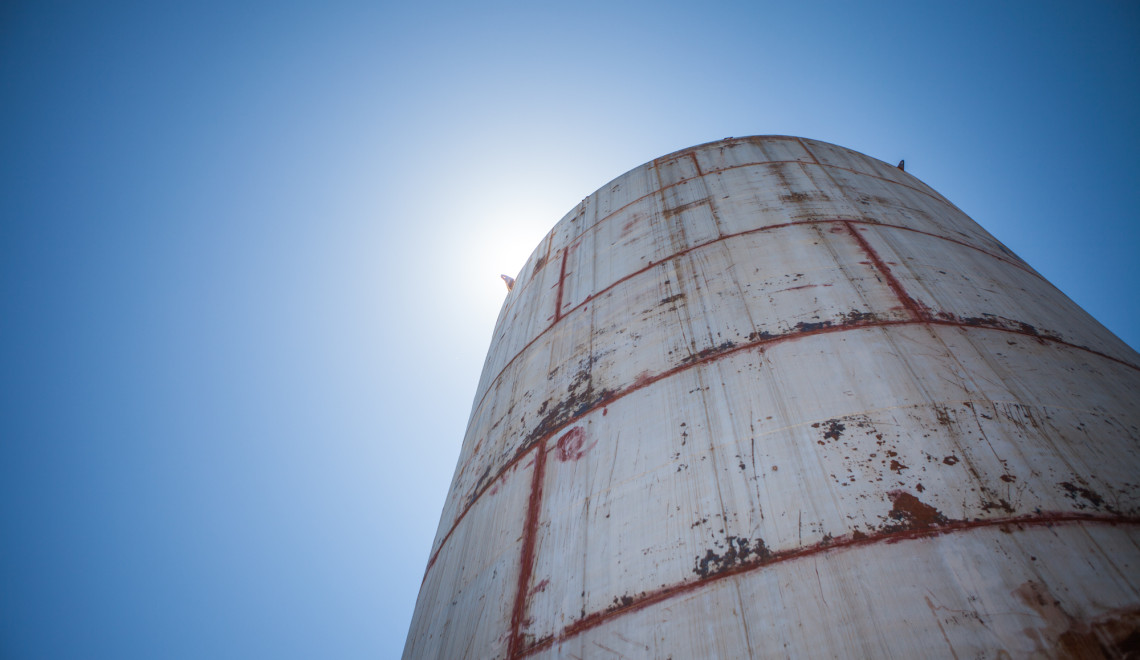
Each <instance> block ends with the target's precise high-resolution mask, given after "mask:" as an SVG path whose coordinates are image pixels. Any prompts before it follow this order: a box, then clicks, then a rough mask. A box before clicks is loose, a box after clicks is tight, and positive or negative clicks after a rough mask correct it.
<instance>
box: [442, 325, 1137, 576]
mask: <svg viewBox="0 0 1140 660" xmlns="http://www.w3.org/2000/svg"><path fill="white" fill-rule="evenodd" d="M910 325H944V326H952V327H957V328H963V329H966V330H990V331H995V332H1008V333H1010V334H1015V335H1020V336H1023V337H1032V338H1033V339H1037V340H1039V341H1047V342H1051V343H1053V344H1059V345H1061V346H1065V347H1067V348H1072V349H1077V350H1081V351H1084V352H1086V353H1091V354H1093V355H1096V356H1098V357H1101V358H1104V359H1106V360H1110V361H1112V362H1116V363H1117V364H1120V365H1122V366H1125V367H1128V368H1130V369H1135V370H1137V371H1140V366H1137V365H1134V364H1132V363H1130V362H1125V361H1124V360H1121V359H1119V358H1115V357H1113V356H1111V355H1107V354H1105V353H1101V352H1100V351H1096V350H1093V349H1091V348H1088V347H1087V346H1078V345H1076V344H1070V343H1069V342H1067V341H1064V340H1061V339H1054V338H1051V337H1043V336H1041V335H1035V334H1031V333H1029V332H1026V331H1024V330H1015V329H1012V328H1002V327H997V326H988V325H971V324H969V323H958V322H955V321H947V320H943V319H937V318H934V319H930V320H896V321H858V322H855V323H850V324H846V325H832V326H826V327H822V328H814V329H812V330H805V331H802V332H796V333H788V334H784V335H779V336H777V337H769V338H766V339H758V340H756V341H753V342H747V343H743V344H738V345H736V346H733V347H732V348H728V349H725V350H722V351H716V352H713V353H709V354H706V355H703V356H700V357H698V358H696V359H694V360H692V361H690V362H685V363H683V364H678V365H674V366H673V367H670V368H669V369H666V370H665V371H662V372H661V373H659V374H657V375H655V376H649V377H646V378H643V379H640V380H638V381H636V382H634V383H632V384H630V385H628V386H626V387H625V388H623V389H620V390H617V391H614V392H612V393H610V394H609V395H608V396H606V397H605V398H602V399H599V400H598V401H596V402H595V403H594V404H593V405H591V406H589V407H588V408H583V409H581V410H579V411H577V412H576V413H575V414H574V416H573V417H570V418H568V419H567V420H565V421H563V422H562V423H560V424H557V425H555V426H553V427H551V429H550V430H549V431H547V432H546V433H545V434H543V435H542V436H540V437H539V438H538V439H537V440H535V441H534V442H532V443H530V444H527V445H524V446H522V447H519V449H518V450H516V452H515V455H514V456H512V457H511V459H510V460H509V461H507V462H506V463H505V464H504V465H503V467H502V468H500V469H499V471H498V472H496V473H495V476H494V478H492V479H490V480H488V481H487V483H486V484H484V485H483V487H482V488H480V489H479V490H478V491H476V492H475V493H474V494H473V495H472V497H471V499H470V501H469V503H468V504H467V506H466V507H465V508H464V509H463V511H461V512H460V513H459V515H458V516H456V518H455V521H454V522H453V523H452V524H451V528H450V529H448V530H447V534H444V536H443V538H442V539H441V540H440V542H439V547H438V548H436V550H435V552H433V553H432V556H431V558H429V559H428V565H427V568H426V569H424V580H425V581H426V580H427V573H428V571H430V570H431V568H432V566H433V565H434V564H435V561H436V559H437V558H438V557H439V554H440V552H442V551H443V546H445V545H446V544H447V541H448V539H450V538H451V534H452V533H453V532H454V531H455V529H456V528H457V527H458V526H459V523H460V522H461V521H462V520H463V518H464V517H465V516H466V515H467V512H468V511H470V510H471V508H472V507H473V506H475V503H476V502H478V501H479V499H480V498H481V497H482V496H483V493H485V492H487V490H488V489H490V488H491V486H493V485H494V484H495V482H496V481H498V480H499V479H500V478H501V477H502V476H503V475H504V474H505V473H506V472H507V471H508V470H510V469H511V467H513V466H514V465H515V463H517V462H519V460H521V459H522V457H523V456H524V455H525V454H526V453H527V452H528V451H530V450H531V449H532V448H533V447H534V446H535V444H536V443H537V442H546V440H548V439H549V438H550V437H552V436H554V435H556V434H558V433H560V432H561V431H562V430H563V429H565V428H566V427H567V426H569V425H570V424H573V423H574V422H576V421H578V420H579V419H581V418H583V417H585V416H586V415H588V414H590V413H591V412H593V411H595V410H597V409H598V408H604V407H606V406H608V405H611V404H612V403H613V402H615V401H617V400H619V399H622V398H624V397H625V396H627V395H629V394H632V393H634V392H636V391H638V390H640V389H642V388H645V387H648V386H650V385H652V384H654V383H657V382H659V381H661V380H664V379H666V378H669V377H671V376H675V375H676V374H678V373H681V372H683V371H687V370H689V369H692V368H694V367H697V366H700V365H703V364H708V363H711V362H715V361H717V360H720V359H722V358H725V357H728V356H730V355H732V354H735V353H739V352H741V351H747V350H752V349H757V348H758V349H761V350H763V349H765V348H767V347H768V346H773V345H776V344H781V343H785V342H790V341H796V340H799V339H803V338H805V337H812V336H815V335H822V334H830V333H833V332H846V331H849V330H860V329H864V328H883V327H892V326H894V327H901V326H910Z"/></svg>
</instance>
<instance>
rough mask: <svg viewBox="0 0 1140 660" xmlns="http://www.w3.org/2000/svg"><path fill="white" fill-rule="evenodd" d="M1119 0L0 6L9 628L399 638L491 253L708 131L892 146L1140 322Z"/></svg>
mask: <svg viewBox="0 0 1140 660" xmlns="http://www.w3.org/2000/svg"><path fill="white" fill-rule="evenodd" d="M1137 7H1138V6H1137V5H1135V4H1133V3H1126V2H1101V1H1094V2H1088V3H1060V2H1053V3H1049V2H1022V3H1016V2H1006V3H985V2H975V3H969V2H955V3H949V2H946V3H937V4H936V3H914V2H896V3H876V4H874V5H873V6H871V7H866V6H857V3H845V2H836V3H764V2H749V3H736V2H706V3H700V4H697V3H691V4H672V3H668V2H621V1H612V2H577V3H561V4H555V3H510V2H487V3H478V4H476V3H445V2H435V3H420V4H416V5H414V6H413V5H410V4H406V3H400V4H391V3H383V2H374V3H339V2H325V3H307V4H306V3H297V2H277V3H256V2H254V3H241V2H227V3H209V2H203V3H178V4H167V3H155V2H135V3H126V2H105V3H67V2H50V1H38V2H34V3H32V2H19V1H17V2H9V3H5V4H4V5H3V7H2V8H0V154H3V157H2V158H0V170H2V171H0V339H2V340H3V341H2V342H0V373H2V374H3V380H2V381H0V383H2V387H3V391H2V396H0V656H3V657H11V658H76V657H83V658H116V659H121V658H154V657H162V658H204V657H210V658H250V657H273V658H313V657H325V658H364V657H393V656H397V655H398V654H399V653H400V650H401V649H402V647H403V643H404V638H405V635H406V633H407V626H408V623H409V621H410V618H411V612H412V608H413V606H414V603H415V598H416V593H417V591H418V588H419V583H420V578H421V577H422V574H423V569H424V566H425V564H426V561H427V556H428V551H429V548H430V544H431V540H432V537H433V535H434V532H435V527H436V524H437V522H438V519H439V512H440V509H441V507H442V503H443V499H444V494H445V492H446V489H447V485H448V482H449V480H450V477H451V473H452V471H453V469H454V467H455V460H456V457H457V456H458V451H459V444H460V441H461V439H462V437H463V432H464V428H465V425H466V421H467V415H468V413H469V411H470V407H471V401H472V397H473V395H474V390H475V385H476V382H477V380H478V377H479V371H480V369H481V367H482V362H483V358H484V355H485V351H486V348H487V345H488V343H489V340H490V336H491V330H492V327H493V324H494V320H495V317H496V315H497V313H498V310H499V306H500V304H501V302H502V299H503V296H504V294H505V288H504V287H503V284H502V282H501V281H500V280H499V278H498V275H499V273H514V272H516V271H517V270H518V269H519V267H521V265H522V263H523V261H524V260H525V259H526V257H527V255H528V254H529V253H530V251H531V249H532V248H533V247H534V245H535V244H537V242H538V240H539V239H540V238H541V237H542V236H543V235H544V234H545V233H546V232H547V231H548V230H549V229H550V227H551V226H553V224H554V223H555V222H556V221H557V220H558V219H559V218H560V217H561V216H562V215H563V214H564V213H565V212H567V211H568V210H569V209H570V208H571V207H572V206H573V205H574V204H576V203H577V202H578V201H579V200H580V199H581V198H583V197H585V196H587V195H589V194H590V193H592V192H593V191H594V190H595V189H597V188H598V187H599V186H601V185H602V184H604V183H605V182H606V181H608V180H609V179H611V178H613V177H615V176H617V175H619V174H621V173H622V172H624V171H626V170H628V169H630V168H632V167H635V166H637V165H640V164H641V163H643V162H645V161H647V160H650V159H652V158H654V157H656V156H660V155H663V154H665V153H667V152H670V151H673V150H676V149H680V148H684V147H687V146H691V145H693V144H697V143H700V142H707V141H710V140H716V139H720V138H723V137H727V136H742V135H752V134H792V135H802V136H806V137H811V138H816V139H821V140H826V141H829V142H834V143H837V144H840V145H843V146H846V147H850V148H853V149H857V150H860V151H863V152H864V153H867V154H869V155H871V156H875V157H877V158H881V159H883V160H886V161H888V162H892V163H893V162H897V161H898V160H899V159H902V158H905V159H906V161H907V169H908V171H910V172H913V173H914V174H915V175H916V176H918V177H920V178H922V179H923V180H924V181H926V182H927V183H929V184H930V185H932V186H933V187H934V188H936V189H937V190H939V191H940V192H942V193H943V194H944V195H946V196H947V197H948V198H949V199H950V200H951V201H953V202H954V203H955V204H957V205H958V206H959V207H960V208H962V209H963V210H964V211H965V212H966V213H968V214H970V215H971V216H972V217H973V218H974V219H975V220H977V221H978V222H979V223H981V224H982V225H983V226H984V227H986V228H987V229H988V230H989V231H990V232H991V233H993V234H994V235H995V236H997V237H998V238H999V239H1000V240H1002V241H1003V242H1005V243H1006V245H1008V246H1009V247H1010V248H1011V249H1013V250H1014V251H1015V252H1017V253H1018V254H1019V255H1020V256H1022V257H1023V258H1025V259H1026V260H1027V261H1029V263H1030V264H1031V265H1033V266H1034V267H1035V268H1037V269H1038V270H1039V271H1040V272H1041V273H1043V274H1044V275H1045V276H1046V277H1047V278H1049V279H1050V280H1051V281H1052V282H1053V283H1054V284H1056V285H1057V286H1058V287H1059V288H1060V289H1061V290H1062V291H1064V292H1065V293H1067V294H1068V295H1069V296H1070V297H1072V298H1073V299H1074V300H1076V301H1077V302H1078V303H1079V304H1081V305H1082V306H1084V307H1085V309H1087V310H1088V311H1090V312H1091V313H1092V314H1093V315H1094V316H1096V317H1097V318H1098V319H1100V320H1101V321H1102V322H1103V323H1105V324H1106V325H1107V326H1108V327H1109V328H1110V329H1111V330H1113V331H1114V332H1116V333H1117V334H1118V335H1119V336H1121V337H1122V338H1123V339H1124V340H1125V341H1127V342H1129V343H1130V344H1131V345H1132V346H1133V347H1136V346H1140V330H1138V328H1140V310H1138V306H1137V304H1136V294H1135V293H1134V292H1135V290H1136V288H1137V285H1138V284H1140V266H1138V265H1137V264H1138V263H1140V261H1138V259H1137V257H1136V253H1137V249H1138V248H1140V228H1138V223H1137V221H1136V209H1138V208H1140V186H1138V185H1137V183H1138V181H1140V177H1138V174H1140V159H1138V158H1137V156H1136V154H1137V153H1140V128H1138V122H1137V121H1136V119H1137V111H1136V108H1137V107H1138V101H1140V72H1138V67H1140V9H1138V8H1137Z"/></svg>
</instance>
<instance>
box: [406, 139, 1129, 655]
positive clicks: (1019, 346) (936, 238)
mask: <svg viewBox="0 0 1140 660" xmlns="http://www.w3.org/2000/svg"><path fill="white" fill-rule="evenodd" d="M1138 391H1140V356H1138V355H1137V353H1136V352H1135V351H1134V350H1132V349H1131V348H1130V347H1128V346H1127V345H1126V344H1124V343H1123V342H1121V341H1120V340H1119V339H1117V338H1116V337H1115V336H1113V335H1112V334H1111V333H1110V332H1108V331H1107V330H1106V329H1104V328H1103V327H1102V326H1100V325H1099V324H1098V323H1097V322H1096V321H1095V320H1094V319H1092V318H1091V317H1089V316H1088V315H1087V314H1086V313H1085V312H1084V311H1083V310H1081V309H1080V308H1079V307H1077V306H1076V305H1075V304H1073V303H1072V302H1071V301H1070V300H1068V299H1067V298H1066V297H1065V296H1064V295H1063V294H1061V293H1060V292H1059V291H1057V290H1056V289H1055V288H1053V287H1052V286H1051V285H1050V284H1049V283H1048V282H1046V281H1045V280H1043V279H1042V278H1041V277H1040V275H1039V274H1037V273H1036V272H1035V271H1033V270H1032V269H1031V268H1030V267H1029V266H1028V265H1026V264H1025V263H1024V262H1022V261H1021V260H1020V259H1018V258H1017V257H1016V255H1013V254H1012V253H1010V252H1009V250H1008V249H1007V248H1005V247H1004V246H1003V245H1001V243H1000V242H998V241H996V240H995V239H993V238H992V237H991V236H989V235H988V234H987V233H986V232H985V231H984V230H983V229H982V228H981V227H979V226H977V225H976V224H975V223H974V222H973V221H972V220H970V219H969V218H968V217H966V216H965V215H964V214H963V213H962V212H961V211H960V210H958V209H957V208H956V207H954V206H953V205H952V204H950V203H949V202H948V201H946V200H945V199H944V198H942V197H941V196H940V195H938V194H937V193H936V192H934V191H933V190H931V189H930V188H929V187H928V186H926V185H925V184H923V183H922V182H920V181H918V180H917V179H915V178H914V177H913V176H911V175H910V174H907V173H905V172H902V171H901V170H898V169H897V168H894V167H891V166H890V165H888V164H886V163H882V162H880V161H877V160H875V159H872V158H869V157H867V156H864V155H862V154H858V153H855V152H852V151H849V150H846V149H842V148H840V147H836V146H834V145H827V144H825V143H820V142H815V141H811V140H803V139H799V138H787V137H757V138H742V139H730V140H725V141H721V142H718V143H711V144H707V145H701V146H698V147H694V148H692V149H689V150H683V151H680V152H677V153H674V154H669V155H668V156H664V157H662V158H659V159H657V160H655V161H653V162H651V163H647V164H646V165H644V166H642V167H640V168H637V169H635V170H632V171H631V172H628V173H626V174H624V175H622V176H621V177H618V178H617V179H615V180H614V181H612V182H611V183H610V184H607V185H606V186H604V187H603V188H602V189H600V190H599V191H598V192H597V193H595V194H594V195H592V196H591V197H588V198H586V199H585V200H583V201H582V203H580V204H579V205H578V206H577V207H575V208H574V209H573V210H572V211H571V212H570V213H568V214H567V215H566V216H565V217H564V218H563V219H562V220H561V221H560V222H559V223H558V224H557V225H556V226H555V227H554V229H553V230H552V231H551V233H550V234H549V235H548V236H547V238H546V239H545V240H544V241H543V242H542V244H540V245H539V246H538V248H536V250H535V253H534V254H533V255H532V256H531V258H530V259H529V260H528V262H527V264H526V266H524V268H523V271H522V272H520V273H519V276H518V278H517V281H516V284H515V287H514V289H513V290H512V291H511V292H510V293H509V294H508V296H507V300H506V302H505V303H504V308H503V312H502V313H501V314H500V319H499V324H498V326H497V327H496V330H495V334H494V338H493V340H492V345H491V349H490V351H489V353H488V358H487V362H486V365H485V368H484V373H483V376H482V378H481V380H480V384H479V390H478V392H477V393H476V397H475V403H474V406H473V408H472V413H471V420H470V424H469V427H468V431H467V437H466V438H465V440H464V444H463V448H462V451H461V455H460V460H459V465H458V467H457V469H456V474H455V478H454V480H453V484H452V488H451V491H450V493H449V495H448V499H447V502H446V504H445V508H444V511H443V514H442V516H441V521H440V528H439V532H438V533H437V537H436V541H435V543H434V545H433V549H432V555H431V558H430V560H429V564H428V568H427V571H426V575H425V578H424V587H423V589H422V590H421V594H420V599H419V601H418V603H417V608H416V614H415V617H414V620H413V624H412V629H411V631H410V632H409V636H408V644H407V647H406V649H405V656H406V657H446V658H455V657H510V658H518V657H530V656H534V657H547V656H551V657H585V656H592V655H598V654H603V653H609V654H611V655H616V656H624V655H628V656H631V657H673V658H683V657H694V658H695V657H700V658H705V657H728V658H737V657H777V656H779V657H784V656H797V657H829V656H831V657H853V656H867V657H917V656H923V655H929V656H938V657H941V656H944V655H954V654H957V655H959V656H999V655H1002V654H1003V653H1008V654H1012V655H1015V656H1016V655H1027V654H1035V653H1036V654H1045V655H1065V654H1069V655H1072V654H1076V655H1081V654H1084V655H1085V656H1089V657H1098V656H1097V655H1096V654H1100V655H1101V656H1104V657H1113V654H1118V655H1119V653H1121V652H1122V651H1121V649H1122V648H1124V646H1123V645H1127V644H1128V643H1130V642H1128V641H1127V640H1129V639H1134V638H1135V635H1137V634H1140V633H1138V631H1137V625H1138V623H1140V592H1138V588H1137V583H1136V579H1135V575H1136V574H1137V573H1136V570H1135V567H1136V562H1137V561H1140V556H1137V553H1138V551H1137V547H1138V545H1140V544H1138V541H1140V534H1138V525H1137V523H1140V484H1138V483H1137V482H1138V479H1137V475H1138V474H1140V401H1138V400H1137V397H1136V394H1135V393H1136V392H1138Z"/></svg>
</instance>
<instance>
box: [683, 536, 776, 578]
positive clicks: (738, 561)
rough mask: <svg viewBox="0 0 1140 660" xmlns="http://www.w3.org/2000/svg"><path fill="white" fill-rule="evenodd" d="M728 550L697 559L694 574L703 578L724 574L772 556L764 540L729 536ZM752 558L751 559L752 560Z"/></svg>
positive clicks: (708, 552)
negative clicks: (731, 569)
mask: <svg viewBox="0 0 1140 660" xmlns="http://www.w3.org/2000/svg"><path fill="white" fill-rule="evenodd" d="M718 545H722V547H723V545H727V548H726V549H725V550H724V551H723V552H720V553H717V552H716V551H715V550H713V549H711V548H710V549H709V550H708V551H706V552H705V556H704V557H699V556H698V557H697V558H696V564H695V565H694V567H693V572H694V573H696V574H697V575H699V576H701V577H702V578H707V577H709V576H710V575H716V574H717V573H723V572H724V571H727V570H729V569H730V568H733V567H735V566H742V565H745V564H747V563H749V562H750V561H751V562H762V561H764V560H766V559H768V558H769V557H771V556H772V553H771V551H769V550H768V547H767V546H765V545H764V540H763V539H754V540H753V539H746V538H743V537H739V536H729V537H727V538H726V539H725V544H718ZM750 558H751V559H750Z"/></svg>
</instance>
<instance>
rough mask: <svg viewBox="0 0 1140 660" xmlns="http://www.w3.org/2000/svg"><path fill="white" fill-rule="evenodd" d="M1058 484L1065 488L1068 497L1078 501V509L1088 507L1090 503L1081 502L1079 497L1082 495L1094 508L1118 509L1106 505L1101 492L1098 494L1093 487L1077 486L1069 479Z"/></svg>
mask: <svg viewBox="0 0 1140 660" xmlns="http://www.w3.org/2000/svg"><path fill="white" fill-rule="evenodd" d="M1058 485H1059V486H1061V488H1064V489H1065V496H1066V497H1068V498H1069V499H1070V500H1073V501H1074V502H1076V507H1077V508H1078V509H1085V508H1088V505H1086V504H1085V503H1084V502H1081V501H1080V500H1078V499H1077V497H1078V496H1080V497H1081V498H1082V499H1084V500H1085V501H1087V502H1088V503H1089V504H1091V505H1092V506H1093V508H1094V509H1100V508H1104V509H1105V510H1106V511H1116V509H1114V508H1113V507H1112V506H1111V505H1106V504H1105V503H1104V498H1103V497H1101V496H1100V495H1099V494H1097V493H1096V492H1095V491H1093V490H1092V489H1089V488H1085V487H1082V486H1075V485H1073V484H1071V483H1069V482H1068V481H1062V482H1061V483H1060V484H1058Z"/></svg>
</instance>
